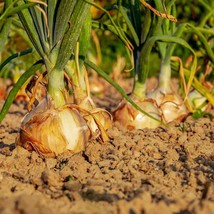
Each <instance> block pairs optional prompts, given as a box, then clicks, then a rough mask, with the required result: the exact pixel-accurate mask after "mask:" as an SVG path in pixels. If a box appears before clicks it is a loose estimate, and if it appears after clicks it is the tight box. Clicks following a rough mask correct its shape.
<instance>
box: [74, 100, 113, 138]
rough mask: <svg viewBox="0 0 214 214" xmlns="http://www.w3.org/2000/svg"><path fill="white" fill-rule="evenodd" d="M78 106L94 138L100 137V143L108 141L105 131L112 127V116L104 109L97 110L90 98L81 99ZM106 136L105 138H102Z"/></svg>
mask: <svg viewBox="0 0 214 214" xmlns="http://www.w3.org/2000/svg"><path fill="white" fill-rule="evenodd" d="M78 106H79V107H80V109H81V110H82V115H83V117H84V119H85V120H86V121H87V124H88V126H89V128H90V130H91V132H92V135H93V137H94V138H97V137H99V135H101V138H102V141H108V137H107V135H106V134H105V131H106V130H107V129H109V128H111V127H112V120H113V119H112V115H111V114H110V113H109V112H108V111H106V110H105V109H101V108H97V107H96V105H95V104H94V102H93V100H92V99H91V97H90V96H87V97H86V98H85V99H83V100H82V101H81V102H80V103H79V104H78ZM102 136H106V137H102Z"/></svg>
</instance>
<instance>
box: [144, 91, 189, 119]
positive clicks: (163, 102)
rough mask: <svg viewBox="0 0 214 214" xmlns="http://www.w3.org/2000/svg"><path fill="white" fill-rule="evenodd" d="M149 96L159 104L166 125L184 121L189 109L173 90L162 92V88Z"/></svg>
mask: <svg viewBox="0 0 214 214" xmlns="http://www.w3.org/2000/svg"><path fill="white" fill-rule="evenodd" d="M147 96H148V97H150V98H152V99H154V100H155V101H156V102H157V105H158V107H159V109H160V111H161V113H162V115H163V120H164V122H166V123H169V122H172V121H174V120H179V119H182V118H183V117H185V116H186V115H187V109H186V106H185V105H184V102H183V100H182V98H181V97H180V96H179V95H178V94H176V93H175V92H174V91H172V90H171V89H169V90H161V88H157V89H156V90H154V91H153V92H150V93H149V94H148V95H147Z"/></svg>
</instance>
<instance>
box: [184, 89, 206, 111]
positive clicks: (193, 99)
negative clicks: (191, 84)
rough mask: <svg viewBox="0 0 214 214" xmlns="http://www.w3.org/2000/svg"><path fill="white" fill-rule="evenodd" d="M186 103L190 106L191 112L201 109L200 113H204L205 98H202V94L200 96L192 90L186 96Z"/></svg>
mask: <svg viewBox="0 0 214 214" xmlns="http://www.w3.org/2000/svg"><path fill="white" fill-rule="evenodd" d="M187 99H188V103H189V104H190V106H191V108H192V110H193V111H194V110H197V109H201V110H202V111H205V110H206V108H207V106H208V105H207V103H206V102H207V98H206V97H204V96H203V95H202V94H200V93H199V92H198V91H197V90H195V89H194V90H192V91H191V92H190V93H189V94H188V97H187Z"/></svg>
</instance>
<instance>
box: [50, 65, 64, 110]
mask: <svg viewBox="0 0 214 214" xmlns="http://www.w3.org/2000/svg"><path fill="white" fill-rule="evenodd" d="M64 87H65V85H64V73H63V71H59V70H56V69H52V70H51V71H50V72H48V94H49V95H50V97H51V99H52V101H53V104H54V106H55V107H56V108H57V107H60V106H63V105H65V104H66V101H65V96H64V93H63V92H64Z"/></svg>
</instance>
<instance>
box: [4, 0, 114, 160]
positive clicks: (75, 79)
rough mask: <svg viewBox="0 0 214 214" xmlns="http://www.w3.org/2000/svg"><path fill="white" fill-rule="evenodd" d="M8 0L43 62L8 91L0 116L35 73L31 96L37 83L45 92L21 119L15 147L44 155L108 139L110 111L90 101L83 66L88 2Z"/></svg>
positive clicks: (77, 149) (87, 36)
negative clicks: (36, 74) (91, 141)
mask: <svg viewBox="0 0 214 214" xmlns="http://www.w3.org/2000/svg"><path fill="white" fill-rule="evenodd" d="M6 2H8V4H11V5H9V6H11V7H13V8H22V9H21V10H19V11H18V17H19V19H20V21H21V23H22V25H23V27H24V29H25V31H26V33H27V35H28V37H29V39H30V40H31V42H32V45H33V48H34V49H35V50H36V51H37V53H38V54H39V56H40V58H41V60H39V61H38V62H36V63H35V64H34V65H33V66H32V67H31V68H29V69H28V70H27V71H26V72H25V73H24V74H23V75H22V76H21V77H20V79H19V81H18V82H17V84H16V85H15V86H14V87H13V89H12V90H11V92H10V94H9V96H8V99H7V100H6V102H5V104H4V106H3V108H2V111H1V120H2V119H3V117H4V115H5V113H6V112H7V110H8V107H9V105H10V104H11V102H12V99H13V98H14V96H15V94H16V93H17V91H18V89H19V88H20V86H21V85H22V84H23V83H24V82H25V81H27V79H29V77H31V76H33V75H35V72H36V71H38V70H40V71H41V72H42V73H41V75H40V76H39V78H37V81H36V84H35V87H33V90H34V91H33V93H32V95H34V94H35V93H36V89H37V85H38V84H39V83H42V84H43V85H44V86H45V88H46V90H47V94H46V96H45V97H44V99H42V100H41V101H40V103H39V105H37V106H35V107H33V108H32V110H31V111H30V112H29V113H28V114H27V115H26V117H25V118H24V120H23V122H22V125H21V129H20V135H19V137H18V139H17V145H20V146H23V147H25V148H26V149H28V150H35V151H37V152H38V153H39V154H40V155H42V156H55V155H58V154H61V153H63V152H66V151H71V152H73V153H76V152H80V151H83V150H84V149H85V146H86V144H87V142H88V141H89V140H91V139H99V140H100V141H107V140H108V136H107V135H106V133H105V130H106V129H107V128H109V127H110V126H111V115H110V114H109V113H108V112H107V111H105V110H103V109H99V108H96V106H95V104H94V103H93V101H92V100H91V98H90V92H89V87H88V80H87V71H86V68H85V65H84V60H85V58H86V55H87V50H88V47H89V42H90V31H91V18H90V7H91V2H92V1H90V2H87V1H85V0H78V1H76V0H51V1H50V0H45V1H36V0H35V1H34V0H31V1H25V0H16V1H14V2H13V3H11V2H10V1H6ZM29 4H33V5H31V6H32V7H29ZM27 6H28V7H27ZM23 8H24V9H23ZM69 87H70V89H69ZM69 92H70V93H69ZM32 100H35V99H34V98H33V97H32Z"/></svg>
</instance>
